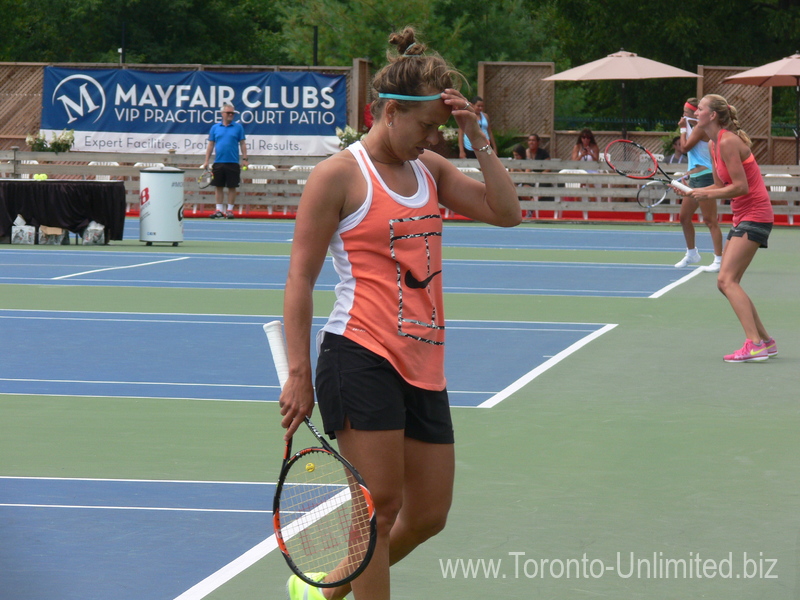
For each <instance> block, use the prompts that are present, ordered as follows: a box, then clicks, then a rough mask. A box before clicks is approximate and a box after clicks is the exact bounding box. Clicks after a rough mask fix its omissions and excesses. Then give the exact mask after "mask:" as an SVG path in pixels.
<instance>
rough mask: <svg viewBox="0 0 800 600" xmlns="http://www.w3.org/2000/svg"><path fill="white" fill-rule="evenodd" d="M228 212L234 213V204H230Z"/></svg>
mask: <svg viewBox="0 0 800 600" xmlns="http://www.w3.org/2000/svg"><path fill="white" fill-rule="evenodd" d="M228 212H233V204H228Z"/></svg>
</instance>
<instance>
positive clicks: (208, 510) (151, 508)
mask: <svg viewBox="0 0 800 600" xmlns="http://www.w3.org/2000/svg"><path fill="white" fill-rule="evenodd" d="M0 506H2V507H9V508H71V509H89V510H143V511H162V512H163V511H167V512H202V513H263V514H268V515H269V514H272V511H271V510H244V509H235V508H178V507H164V506H101V505H96V506H95V505H91V504H85V505H84V504H10V503H9V504H3V503H0Z"/></svg>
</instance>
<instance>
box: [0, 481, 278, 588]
mask: <svg viewBox="0 0 800 600" xmlns="http://www.w3.org/2000/svg"><path fill="white" fill-rule="evenodd" d="M274 492H275V486H274V484H270V483H236V482H199V481H194V482H192V481H123V480H91V479H58V478H27V477H22V478H20V477H0V539H2V540H3V543H2V544H0V565H2V571H3V572H2V593H0V596H2V597H3V598H8V599H9V600H11V599H12V598H25V599H39V600H52V599H55V598H58V599H59V600H103V599H109V598H113V599H114V600H141V599H143V598H147V600H172V599H174V598H178V597H181V595H182V594H184V592H186V591H187V590H190V589H191V588H192V587H193V586H195V585H196V584H197V583H198V582H201V581H203V580H204V579H206V578H207V577H208V575H209V574H213V573H215V572H216V571H218V570H219V569H220V568H222V567H224V566H225V565H228V564H229V563H231V562H233V561H235V560H236V559H237V558H238V557H240V556H241V555H243V554H245V553H246V552H248V551H250V550H251V549H253V548H257V549H256V550H255V553H257V554H258V555H259V557H263V556H264V555H266V554H267V553H268V552H270V551H272V550H274V548H275V544H274V538H272V537H271V536H270V530H271V519H272V505H271V504H272V503H271V500H272V495H273V494H274ZM265 540H266V541H265ZM262 543H263V545H262V546H259V544H262ZM253 562H254V561H253ZM165 566H167V567H168V568H165ZM190 597H194V598H200V597H202V596H199V595H192V594H188V595H184V596H183V598H184V599H186V598H190Z"/></svg>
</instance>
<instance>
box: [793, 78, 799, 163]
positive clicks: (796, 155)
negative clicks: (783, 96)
mask: <svg viewBox="0 0 800 600" xmlns="http://www.w3.org/2000/svg"><path fill="white" fill-rule="evenodd" d="M794 89H795V105H796V106H795V117H796V122H795V129H794V162H795V164H797V165H800V77H798V78H797V85H796V86H795V88H794Z"/></svg>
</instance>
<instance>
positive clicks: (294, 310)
mask: <svg viewBox="0 0 800 600" xmlns="http://www.w3.org/2000/svg"><path fill="white" fill-rule="evenodd" d="M389 42H390V43H391V44H392V45H394V46H395V47H396V50H397V52H396V54H394V55H393V56H392V57H391V58H390V60H389V64H388V65H387V66H386V67H384V68H383V69H382V70H380V71H379V72H378V73H377V74H376V75H375V78H374V80H373V87H374V100H373V102H372V105H371V111H372V115H373V117H374V121H373V125H372V128H371V129H370V131H369V133H368V134H367V135H366V136H365V137H364V138H363V139H362V140H361V142H360V143H358V144H354V145H353V146H352V147H351V148H348V149H347V150H345V151H343V152H339V153H338V154H335V155H333V156H332V157H330V158H328V159H326V160H323V161H322V162H320V163H319V164H318V165H317V166H316V167H315V168H314V170H313V171H312V172H311V173H310V175H309V177H308V181H307V183H306V185H305V188H304V190H303V195H302V198H301V199H300V204H299V206H298V210H297V222H296V224H295V230H294V240H293V243H292V252H291V260H290V264H289V274H288V277H287V280H286V288H285V295H284V321H285V329H286V338H287V346H288V354H289V379H288V381H287V382H286V384H285V386H284V388H283V391H282V393H281V396H280V407H281V410H280V412H281V415H282V421H281V424H282V426H283V427H284V428H286V430H287V431H286V436H287V437H289V436H291V435H292V434H293V433H294V432H295V430H296V429H297V427H298V426H299V425H300V424H301V423H302V422H303V418H304V417H305V416H306V415H311V412H312V410H313V409H314V398H315V387H314V386H316V399H317V405H318V407H319V411H320V414H321V415H322V421H323V424H324V429H325V431H326V432H327V433H328V435H330V436H331V437H335V438H336V439H337V441H338V443H339V451H340V452H341V453H342V454H343V455H344V456H345V457H346V458H347V459H348V460H349V461H350V462H352V463H353V465H354V466H355V467H356V468H357V469H358V471H359V472H360V473H361V475H362V476H363V477H364V480H365V482H366V484H367V486H368V487H369V489H370V491H371V492H372V496H373V499H374V500H375V508H376V515H377V526H378V536H377V544H376V547H375V553H374V555H373V557H372V560H371V561H370V563H369V566H368V567H367V568H366V569H365V570H364V572H363V573H362V574H361V575H359V576H358V577H357V578H356V579H355V580H354V581H353V582H352V583H351V584H348V585H346V586H340V587H338V588H333V589H330V590H329V589H326V590H325V594H324V596H323V594H322V592H321V590H320V589H318V588H316V587H309V586H308V584H306V583H305V582H303V581H301V580H299V579H298V578H297V577H296V576H292V577H291V578H290V579H289V582H288V583H287V590H288V592H289V597H290V600H301V599H305V598H307V599H310V600H322V599H323V598H327V599H328V600H331V599H334V600H335V599H340V598H343V597H344V596H345V595H346V594H347V593H349V592H350V590H351V589H352V592H353V594H354V597H355V600H389V598H390V593H389V565H390V564H391V563H394V562H397V561H398V560H400V559H402V558H403V557H405V556H406V555H407V554H408V553H410V552H411V551H412V550H413V549H414V548H415V547H416V546H418V545H419V544H421V543H422V542H424V541H425V540H426V539H428V538H430V537H431V536H433V535H435V534H436V533H438V532H439V531H441V529H442V528H443V527H444V524H445V521H446V518H447V514H448V511H449V509H450V503H451V499H452V493H453V477H454V471H455V454H454V448H453V442H454V437H453V430H452V420H451V419H450V411H449V403H448V399H447V389H446V387H445V386H446V381H445V378H444V366H443V362H444V361H443V353H444V343H445V336H444V329H445V327H444V325H445V323H444V311H443V307H442V274H441V262H442V261H441V236H442V222H441V221H442V220H441V213H440V210H439V206H438V204H439V203H441V204H442V205H444V206H445V207H447V208H448V209H450V210H452V211H454V212H456V213H458V214H460V215H463V216H465V217H468V218H469V219H472V220H475V221H483V222H485V223H489V224H492V225H498V226H501V227H512V226H515V225H517V224H519V223H520V222H521V220H522V219H521V216H522V211H521V209H520V205H519V200H518V198H517V190H516V187H515V186H514V183H513V182H512V180H511V178H510V177H509V175H508V172H507V171H506V169H505V167H504V166H503V164H502V162H501V161H500V159H499V158H498V157H497V155H496V154H495V153H494V152H493V151H492V147H491V145H490V143H489V140H487V139H486V137H485V136H484V134H483V132H482V131H481V129H480V127H479V124H478V120H477V115H476V112H475V109H474V107H473V106H472V105H471V104H470V103H469V102H468V101H467V100H466V99H465V98H464V96H463V95H462V94H461V93H460V92H458V91H457V90H456V89H454V82H455V81H457V80H458V74H457V73H456V72H454V71H453V70H452V69H451V68H450V67H449V66H448V65H447V63H446V62H445V61H444V60H443V59H442V58H441V57H440V56H439V55H438V54H436V53H435V52H431V51H426V47H425V45H424V44H422V43H421V42H418V41H417V40H416V36H415V32H414V30H413V29H411V28H406V29H405V30H403V31H402V32H400V33H396V34H393V35H392V36H391V37H390V38H389ZM451 116H453V117H455V120H456V122H457V124H458V127H459V129H460V130H461V131H463V132H464V134H465V135H466V136H468V138H469V140H470V141H471V143H472V147H473V148H475V153H476V156H477V161H478V165H479V166H480V169H481V171H482V172H483V179H484V181H483V182H481V181H478V180H476V179H472V178H470V177H468V176H467V175H465V174H463V173H461V172H460V171H459V170H458V169H457V168H456V167H455V166H454V165H453V164H452V163H450V162H449V161H448V160H447V159H445V158H444V157H442V156H440V155H438V154H436V153H434V152H432V151H431V150H430V149H429V148H430V147H431V146H433V145H434V144H436V143H437V142H438V140H439V127H440V126H441V125H443V124H444V123H446V122H447V121H448V119H449V118H450V117H451ZM328 252H330V255H331V256H332V258H333V263H334V268H335V269H336V271H337V274H338V275H339V279H340V281H339V283H338V284H337V285H336V289H335V295H336V299H335V303H334V308H333V312H332V313H331V316H330V318H329V320H328V323H327V324H326V325H325V326H324V327H323V332H324V333H323V336H322V337H321V339H320V340H319V341H318V348H319V351H320V354H319V360H318V361H317V369H316V376H313V377H312V375H313V374H312V367H311V364H312V361H311V354H310V348H309V345H310V344H309V339H310V337H311V322H312V315H313V296H312V292H313V290H314V287H315V284H316V280H317V277H318V275H319V273H320V270H321V269H322V266H323V263H324V261H325V259H326V255H327V254H328Z"/></svg>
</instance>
